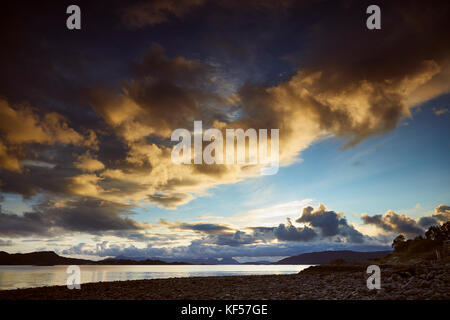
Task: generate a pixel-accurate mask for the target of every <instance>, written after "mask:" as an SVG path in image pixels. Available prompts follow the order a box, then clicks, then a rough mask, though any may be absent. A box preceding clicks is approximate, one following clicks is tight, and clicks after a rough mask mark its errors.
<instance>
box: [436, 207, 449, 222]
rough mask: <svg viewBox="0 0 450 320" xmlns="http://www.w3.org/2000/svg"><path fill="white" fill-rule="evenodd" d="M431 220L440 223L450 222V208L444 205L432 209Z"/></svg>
mask: <svg viewBox="0 0 450 320" xmlns="http://www.w3.org/2000/svg"><path fill="white" fill-rule="evenodd" d="M433 218H435V219H436V220H438V221H441V222H446V221H448V220H450V206H447V205H445V204H441V205H439V206H438V207H437V208H435V209H434V214H433Z"/></svg>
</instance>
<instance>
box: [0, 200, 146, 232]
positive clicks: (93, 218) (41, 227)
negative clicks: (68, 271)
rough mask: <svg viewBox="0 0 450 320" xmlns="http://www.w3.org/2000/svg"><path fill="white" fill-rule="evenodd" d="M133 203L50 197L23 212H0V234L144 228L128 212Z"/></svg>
mask: <svg viewBox="0 0 450 320" xmlns="http://www.w3.org/2000/svg"><path fill="white" fill-rule="evenodd" d="M130 209H131V207H130V206H127V205H123V204H117V203H113V202H108V201H104V200H96V199H90V198H81V199H78V200H67V201H62V202H61V203H52V202H51V201H50V200H48V201H43V202H42V203H40V204H38V205H36V206H34V211H33V212H25V213H24V214H23V215H17V214H10V213H0V235H2V236H9V237H17V236H32V235H42V236H52V235H56V234H60V233H70V232H85V233H93V234H95V233H102V232H106V231H111V230H141V229H144V226H143V225H141V224H138V223H137V222H136V221H134V220H132V219H131V218H129V217H128V216H129V215H130V214H131V213H130Z"/></svg>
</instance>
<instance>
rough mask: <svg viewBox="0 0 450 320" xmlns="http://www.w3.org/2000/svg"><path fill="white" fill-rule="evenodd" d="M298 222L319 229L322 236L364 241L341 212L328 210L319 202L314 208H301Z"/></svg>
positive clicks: (357, 241)
mask: <svg viewBox="0 0 450 320" xmlns="http://www.w3.org/2000/svg"><path fill="white" fill-rule="evenodd" d="M296 222H298V223H306V224H309V225H310V226H311V227H314V228H317V229H318V230H320V234H321V235H322V237H334V236H338V238H340V237H342V238H343V239H346V240H347V241H348V242H354V243H361V242H363V241H364V237H363V234H362V233H361V232H359V231H358V230H356V229H355V228H354V227H353V226H351V225H349V224H348V223H347V220H346V219H345V218H344V216H343V214H342V213H337V212H334V211H328V210H327V208H326V207H325V206H324V205H323V204H321V205H320V206H319V207H318V208H317V209H316V210H314V208H313V207H306V208H303V212H302V215H301V217H300V218H298V219H297V220H296Z"/></svg>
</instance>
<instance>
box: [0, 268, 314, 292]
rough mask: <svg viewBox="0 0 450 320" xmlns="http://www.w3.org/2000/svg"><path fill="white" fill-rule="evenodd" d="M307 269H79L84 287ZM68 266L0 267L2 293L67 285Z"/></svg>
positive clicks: (280, 272)
mask: <svg viewBox="0 0 450 320" xmlns="http://www.w3.org/2000/svg"><path fill="white" fill-rule="evenodd" d="M307 267H309V266H307V265H212V266H211V265H210V266H207V265H168V266H167V265H159V266H80V268H81V283H87V282H103V281H120V280H139V279H162V278H175V277H177V278H178V277H208V276H236V275H262V274H290V273H298V272H299V271H301V270H303V269H305V268H307ZM66 269H67V266H50V267H40V266H0V290H7V289H16V288H30V287H42V286H55V285H65V284H66V279H67V276H68V275H67V274H66Z"/></svg>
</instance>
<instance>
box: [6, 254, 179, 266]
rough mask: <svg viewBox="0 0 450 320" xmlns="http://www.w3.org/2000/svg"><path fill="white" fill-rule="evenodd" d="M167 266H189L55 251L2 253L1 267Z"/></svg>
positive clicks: (159, 261)
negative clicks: (87, 257) (76, 256)
mask: <svg viewBox="0 0 450 320" xmlns="http://www.w3.org/2000/svg"><path fill="white" fill-rule="evenodd" d="M72 264H73V265H166V264H188V263H186V262H164V261H161V260H150V259H146V260H141V261H136V260H130V259H111V258H108V259H105V260H100V261H92V260H84V259H74V258H66V257H61V256H59V255H57V254H56V253H54V252H53V251H41V252H30V253H12V254H10V253H7V252H4V251H0V265H35V266H54V265H72Z"/></svg>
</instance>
